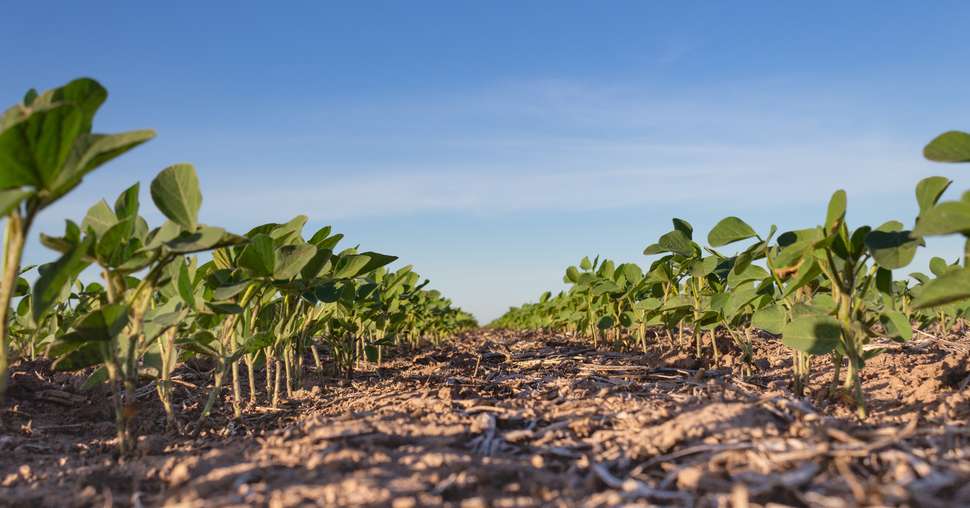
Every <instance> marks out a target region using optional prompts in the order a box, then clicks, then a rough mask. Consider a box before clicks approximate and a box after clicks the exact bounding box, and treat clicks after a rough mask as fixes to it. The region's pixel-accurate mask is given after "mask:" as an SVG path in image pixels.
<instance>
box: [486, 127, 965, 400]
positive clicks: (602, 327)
mask: <svg viewBox="0 0 970 508" xmlns="http://www.w3.org/2000/svg"><path fill="white" fill-rule="evenodd" d="M924 154H925V156H926V157H927V158H929V159H931V160H935V161H941V162H970V134H967V133H963V132H958V131H951V132H947V133H944V134H942V135H940V136H938V137H937V138H936V139H934V140H933V141H932V142H930V143H929V144H928V145H927V146H926V148H925V150H924ZM950 184H951V181H950V180H949V179H947V178H944V177H940V176H933V177H929V178H926V179H924V180H922V181H920V182H919V183H918V184H917V185H916V192H915V194H916V201H917V204H918V206H919V214H918V216H917V217H916V218H915V220H914V222H913V227H912V228H911V229H907V228H906V226H905V225H904V224H903V223H902V222H899V221H896V220H891V221H888V222H885V223H883V224H881V225H879V226H878V227H871V226H859V227H856V228H850V227H849V225H848V224H847V223H846V220H845V217H846V193H845V192H844V191H842V190H839V191H836V192H835V193H834V194H833V195H832V197H831V199H830V200H829V204H828V209H827V212H826V215H825V218H824V219H825V220H824V222H823V223H822V224H821V225H818V226H815V227H811V228H806V229H798V230H792V231H787V232H784V233H782V234H777V233H778V228H777V227H776V226H771V228H770V229H769V230H768V231H767V232H766V233H759V232H757V231H755V229H754V228H752V227H751V226H750V225H748V224H747V223H746V222H745V221H743V220H741V219H739V218H737V217H727V218H724V219H722V220H721V221H720V222H718V223H717V224H716V225H715V226H714V228H713V229H712V230H711V231H710V232H709V233H708V235H707V246H705V247H702V246H701V244H699V243H698V242H697V241H696V240H695V239H694V231H693V227H692V226H691V225H690V224H689V223H688V222H687V221H685V220H682V219H673V229H672V230H671V231H670V232H668V233H666V234H664V235H663V236H661V237H660V238H659V239H658V240H657V241H656V243H652V244H650V245H648V246H647V247H646V249H645V250H644V251H643V253H644V254H645V255H648V256H659V258H657V259H656V260H654V261H653V262H652V263H651V264H650V266H649V268H648V269H647V270H646V271H644V270H643V269H642V268H641V267H640V266H638V265H637V264H635V263H622V264H616V263H614V262H613V261H610V260H600V259H599V258H598V257H597V258H596V259H594V260H592V261H591V260H590V259H589V258H583V260H582V261H581V262H580V263H579V265H578V266H570V267H568V268H567V269H566V273H565V276H564V278H563V281H564V282H565V283H566V284H567V285H568V289H567V290H565V291H562V292H559V293H558V294H557V295H555V296H553V295H552V293H550V292H546V293H544V294H543V295H542V296H541V297H540V298H539V300H538V302H536V303H530V304H525V305H522V306H521V307H514V308H512V309H510V310H509V311H508V312H507V313H506V314H505V315H503V316H502V317H501V318H499V319H498V320H496V321H495V322H493V323H492V324H491V326H493V327H499V328H512V329H544V330H550V331H560V332H566V333H573V334H582V335H585V336H586V337H588V338H589V339H591V340H592V341H593V343H594V344H596V343H598V342H600V341H602V340H604V339H605V340H608V341H610V342H613V343H617V344H619V345H620V346H625V347H636V346H640V347H642V348H643V350H644V351H646V349H647V340H648V339H647V337H648V333H647V332H648V330H653V331H655V332H656V333H655V334H653V336H657V335H661V334H666V336H667V337H668V338H669V339H670V342H671V343H673V342H674V339H673V336H672V331H676V333H677V335H678V338H679V339H680V341H681V345H683V346H687V345H688V344H689V345H690V348H691V349H692V350H693V354H695V355H696V356H697V357H698V358H699V359H705V360H710V361H713V362H714V363H715V364H717V363H718V361H719V356H720V352H719V351H718V347H717V342H716V340H715V339H716V337H717V335H718V334H719V333H720V334H724V335H727V336H729V337H730V338H731V340H732V342H733V344H734V345H735V346H736V347H737V349H738V350H739V351H740V353H741V358H742V360H743V364H742V368H741V370H742V371H743V372H742V373H743V374H745V375H750V374H751V373H752V372H753V369H754V365H753V358H754V342H753V341H752V337H753V336H754V332H755V331H756V330H761V331H764V332H767V333H769V334H771V335H773V336H776V337H780V339H781V342H783V343H784V344H785V345H786V346H788V347H789V348H790V349H791V352H792V365H793V367H792V370H793V372H792V387H793V390H794V391H795V392H796V393H797V394H799V395H801V394H802V393H803V392H804V389H805V385H806V382H807V380H808V376H809V369H810V365H811V362H810V361H809V357H810V356H818V355H827V356H829V357H830V358H831V361H832V364H833V366H834V377H833V379H832V381H831V386H830V393H831V394H832V395H833V396H840V395H848V396H849V397H851V399H850V400H854V403H855V406H856V408H857V411H858V414H859V416H860V417H862V418H864V417H865V416H866V402H865V397H864V394H863V391H862V384H861V381H860V372H861V371H862V369H863V368H864V366H865V363H866V361H867V360H869V359H871V358H873V357H874V356H876V355H878V354H879V353H880V352H881V351H882V349H880V348H879V347H878V344H877V343H876V342H875V341H874V340H873V339H876V338H879V337H887V338H891V339H893V340H896V341H906V340H909V339H910V338H911V337H912V334H913V327H914V326H915V327H916V328H917V329H926V328H927V327H933V326H937V327H939V328H940V329H941V330H948V329H950V327H951V326H952V325H953V324H954V323H955V322H956V321H958V320H962V319H965V318H966V317H967V314H968V312H970V192H967V193H965V194H963V196H962V197H960V198H959V199H955V200H946V201H941V198H942V196H943V194H944V192H945V191H946V190H947V188H948V187H949V186H950ZM950 234H960V235H963V236H964V237H967V242H966V248H965V249H964V252H963V254H962V256H959V257H958V258H957V259H956V260H955V261H953V262H952V263H951V262H947V261H945V260H944V259H942V258H938V257H935V258H933V259H932V260H931V262H930V271H931V273H932V274H931V275H928V274H924V273H910V274H909V277H908V278H902V279H896V278H894V271H895V270H899V269H902V268H904V267H906V266H907V265H909V264H910V263H911V262H912V260H913V258H914V256H915V254H916V252H917V249H918V248H920V247H922V246H925V241H924V238H925V237H929V236H935V235H950ZM728 246H731V247H728ZM738 246H740V247H738ZM726 248H733V250H735V251H736V252H734V253H733V254H728V253H725V252H724V251H725V249H726ZM685 332H686V335H685ZM708 345H709V347H708ZM843 374H844V378H843Z"/></svg>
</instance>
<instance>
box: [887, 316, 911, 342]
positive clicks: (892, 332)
mask: <svg viewBox="0 0 970 508" xmlns="http://www.w3.org/2000/svg"><path fill="white" fill-rule="evenodd" d="M879 322H880V323H882V326H883V327H884V328H885V329H886V335H888V336H889V337H891V338H892V339H894V340H898V341H907V340H909V339H912V338H913V325H912V324H911V323H910V322H909V319H906V316H904V315H903V313H902V312H899V311H895V310H892V309H887V310H885V311H883V313H882V314H881V315H880V316H879Z"/></svg>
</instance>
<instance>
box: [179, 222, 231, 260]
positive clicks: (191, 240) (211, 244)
mask: <svg viewBox="0 0 970 508" xmlns="http://www.w3.org/2000/svg"><path fill="white" fill-rule="evenodd" d="M245 240H246V239H245V238H243V237H241V236H236V235H234V234H232V233H227V232H226V230H224V229H222V228H217V227H214V226H199V227H198V229H196V230H195V231H194V232H191V233H190V232H188V231H182V232H181V234H179V235H178V236H176V237H175V238H173V239H171V240H169V241H167V242H165V247H166V248H168V249H169V250H170V251H172V252H174V253H177V254H191V253H193V252H203V251H207V250H211V249H215V248H219V247H226V246H229V245H236V244H239V243H242V242H244V241H245Z"/></svg>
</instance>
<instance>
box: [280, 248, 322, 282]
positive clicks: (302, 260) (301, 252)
mask: <svg viewBox="0 0 970 508" xmlns="http://www.w3.org/2000/svg"><path fill="white" fill-rule="evenodd" d="M316 253H317V248H316V247H315V246H313V245H310V244H308V243H304V244H300V245H284V246H282V247H280V248H279V250H278V251H277V263H276V267H275V270H274V271H273V278H274V279H278V280H289V279H292V278H293V277H296V275H297V274H298V273H300V270H302V269H303V267H304V266H306V264H307V263H309V262H310V260H312V259H313V256H314V255H315V254H316Z"/></svg>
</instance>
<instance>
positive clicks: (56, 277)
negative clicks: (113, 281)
mask: <svg viewBox="0 0 970 508" xmlns="http://www.w3.org/2000/svg"><path fill="white" fill-rule="evenodd" d="M93 243H94V237H92V236H86V237H84V239H83V240H81V242H79V243H78V244H76V245H75V246H74V247H73V248H71V249H70V250H69V251H68V252H67V253H65V254H64V255H63V256H61V257H60V259H58V260H57V261H55V262H54V263H53V265H52V266H51V267H50V269H48V270H47V271H45V272H44V273H42V274H41V275H40V277H38V278H37V282H35V283H34V292H33V296H34V297H33V298H32V299H31V305H32V308H31V313H32V314H33V317H34V320H35V321H40V318H41V316H43V315H44V313H45V312H47V310H48V309H50V308H51V306H52V305H54V303H55V302H57V299H58V297H59V296H60V294H61V291H63V290H64V287H65V286H67V285H68V284H69V283H70V282H71V281H72V280H74V279H75V278H76V277H77V276H78V274H80V273H81V270H84V268H86V267H87V266H88V265H89V264H90V262H88V261H86V260H85V254H86V253H87V252H88V250H90V248H91V245H92V244H93Z"/></svg>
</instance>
